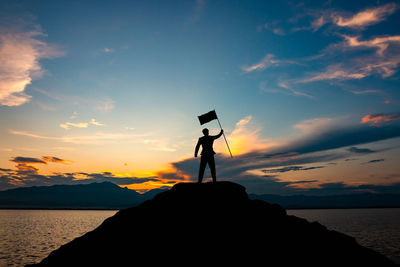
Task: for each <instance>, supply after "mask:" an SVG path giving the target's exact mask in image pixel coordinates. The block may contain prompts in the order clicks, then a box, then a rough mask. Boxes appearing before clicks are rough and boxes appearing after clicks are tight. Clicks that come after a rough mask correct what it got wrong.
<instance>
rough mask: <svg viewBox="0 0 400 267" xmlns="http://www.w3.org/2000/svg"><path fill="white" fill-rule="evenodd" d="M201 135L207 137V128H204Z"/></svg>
mask: <svg viewBox="0 0 400 267" xmlns="http://www.w3.org/2000/svg"><path fill="white" fill-rule="evenodd" d="M203 134H204V135H205V136H208V129H207V128H204V129H203Z"/></svg>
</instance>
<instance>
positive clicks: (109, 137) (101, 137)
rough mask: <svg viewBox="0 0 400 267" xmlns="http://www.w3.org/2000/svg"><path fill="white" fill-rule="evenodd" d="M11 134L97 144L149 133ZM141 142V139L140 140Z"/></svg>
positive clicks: (143, 135) (138, 136)
mask: <svg viewBox="0 0 400 267" xmlns="http://www.w3.org/2000/svg"><path fill="white" fill-rule="evenodd" d="M10 133H11V134H14V135H21V136H26V137H30V138H35V139H43V140H53V141H58V142H63V143H71V144H99V143H104V142H116V141H121V140H136V139H137V138H140V137H141V138H144V137H147V136H149V135H151V134H148V133H147V134H121V133H95V134H90V135H78V136H69V135H66V136H60V137H56V136H46V135H39V134H35V133H31V132H28V131H16V130H10ZM142 142H143V140H142Z"/></svg>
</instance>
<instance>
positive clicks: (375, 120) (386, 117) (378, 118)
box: [361, 112, 400, 126]
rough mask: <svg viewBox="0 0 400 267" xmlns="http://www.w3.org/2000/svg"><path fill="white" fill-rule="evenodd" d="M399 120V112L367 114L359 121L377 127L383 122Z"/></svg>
mask: <svg viewBox="0 0 400 267" xmlns="http://www.w3.org/2000/svg"><path fill="white" fill-rule="evenodd" d="M398 120H400V112H394V113H386V114H385V113H380V114H368V115H365V116H364V117H363V118H362V119H361V123H369V124H371V125H374V126H379V125H381V124H382V123H384V122H388V121H398Z"/></svg>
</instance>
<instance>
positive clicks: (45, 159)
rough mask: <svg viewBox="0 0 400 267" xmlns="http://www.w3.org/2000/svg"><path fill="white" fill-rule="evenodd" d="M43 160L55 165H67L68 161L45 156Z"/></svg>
mask: <svg viewBox="0 0 400 267" xmlns="http://www.w3.org/2000/svg"><path fill="white" fill-rule="evenodd" d="M42 159H43V160H44V161H46V162H54V163H65V162H66V160H64V159H61V158H58V157H54V156H43V157H42Z"/></svg>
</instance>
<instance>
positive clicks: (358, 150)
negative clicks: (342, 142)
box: [347, 146, 376, 154]
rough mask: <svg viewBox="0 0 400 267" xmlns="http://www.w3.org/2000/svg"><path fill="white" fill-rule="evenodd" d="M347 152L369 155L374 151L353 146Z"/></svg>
mask: <svg viewBox="0 0 400 267" xmlns="http://www.w3.org/2000/svg"><path fill="white" fill-rule="evenodd" d="M347 151H349V152H352V153H356V154H370V153H375V152H376V151H374V150H371V149H369V148H358V147H355V146H352V147H350V148H348V149H347Z"/></svg>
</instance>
